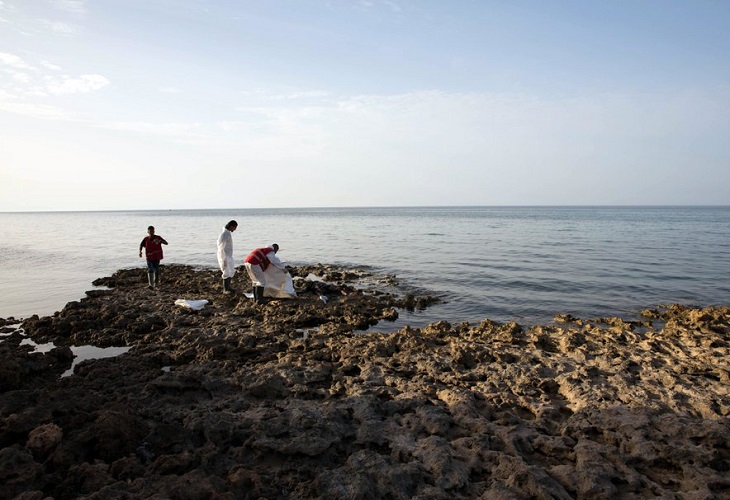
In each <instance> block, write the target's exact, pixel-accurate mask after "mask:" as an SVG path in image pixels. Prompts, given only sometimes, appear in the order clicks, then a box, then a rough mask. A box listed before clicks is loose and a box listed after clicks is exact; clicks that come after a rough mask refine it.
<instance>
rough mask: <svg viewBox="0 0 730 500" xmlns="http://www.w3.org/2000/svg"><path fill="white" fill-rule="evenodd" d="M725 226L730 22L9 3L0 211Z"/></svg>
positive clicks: (398, 6)
mask: <svg viewBox="0 0 730 500" xmlns="http://www.w3.org/2000/svg"><path fill="white" fill-rule="evenodd" d="M544 204H547V205H555V204H559V205H573V204H590V205H602V204H730V1H725V0H684V1H673V0H626V1H621V0H610V1H606V0H594V1H591V0H534V1H528V0H525V1H520V0H504V1H490V0H473V1H468V0H441V1H435V0H387V1H380V0H367V1H356V0H353V1H346V0H289V1H278V0H269V1H263V0H250V1H246V0H0V211H16V210H102V209H112V210H114V209H147V208H149V209H157V208H161V209H167V208H173V209H174V208H247V207H318V206H401V205H544Z"/></svg>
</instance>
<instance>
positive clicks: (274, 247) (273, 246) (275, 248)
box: [271, 243, 279, 253]
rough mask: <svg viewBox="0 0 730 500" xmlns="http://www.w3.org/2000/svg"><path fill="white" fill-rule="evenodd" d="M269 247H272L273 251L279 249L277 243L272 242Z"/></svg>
mask: <svg viewBox="0 0 730 500" xmlns="http://www.w3.org/2000/svg"><path fill="white" fill-rule="evenodd" d="M271 248H273V249H274V253H276V252H278V251H279V245H277V244H276V243H272V245H271Z"/></svg>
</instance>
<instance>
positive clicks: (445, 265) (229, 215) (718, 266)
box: [0, 206, 730, 331]
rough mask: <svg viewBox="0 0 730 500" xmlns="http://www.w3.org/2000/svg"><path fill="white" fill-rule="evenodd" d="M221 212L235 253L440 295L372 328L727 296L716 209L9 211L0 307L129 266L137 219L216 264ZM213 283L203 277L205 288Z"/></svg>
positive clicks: (202, 262)
mask: <svg viewBox="0 0 730 500" xmlns="http://www.w3.org/2000/svg"><path fill="white" fill-rule="evenodd" d="M231 219H234V220H236V221H237V222H238V224H239V225H238V230H237V231H236V232H235V233H234V234H233V241H234V256H235V258H236V259H237V261H238V263H239V264H241V263H242V262H243V259H244V258H245V256H246V255H247V254H248V252H249V251H250V250H251V249H253V248H256V247H260V246H264V245H269V244H271V243H278V244H279V246H280V248H281V249H280V250H279V253H278V256H279V258H280V259H281V260H282V261H284V262H285V263H286V264H290V265H293V266H297V265H303V264H316V263H323V264H335V265H342V266H356V267H365V268H367V269H369V270H371V271H372V272H374V273H383V274H391V275H395V276H396V278H397V280H398V281H399V283H400V285H401V287H402V289H403V290H406V291H413V292H416V293H428V294H431V295H435V296H437V297H439V298H440V299H441V302H439V303H438V304H435V305H433V306H431V307H429V308H427V309H426V310H424V311H414V312H408V311H401V312H400V317H399V319H398V320H397V321H395V322H393V323H388V324H379V325H376V328H380V329H382V330H383V331H388V330H394V329H397V328H400V327H402V326H403V325H405V324H409V325H411V326H413V327H420V326H424V325H426V324H428V323H432V322H435V321H440V320H445V321H448V322H450V323H452V324H454V323H459V322H463V321H466V322H469V323H479V322H481V321H482V320H484V319H490V320H492V321H498V322H508V321H516V322H517V323H519V324H522V325H534V324H550V323H552V322H553V320H554V316H555V315H557V314H571V315H573V316H576V317H581V318H598V317H608V316H620V317H624V318H628V319H632V318H635V317H638V315H639V312H640V311H641V310H642V309H646V308H654V307H657V306H661V305H667V304H674V303H680V304H685V305H693V306H709V305H726V304H730V237H729V235H730V207H728V206H661V207H653V206H641V207H629V206H620V207H614V206H611V207H582V206H581V207H578V206H570V207H532V206H531V207H395V208H393V207H382V208H297V209H295V208H281V209H227V210H224V209H211V210H144V211H106V212H32V213H27V212H24V213H17V212H15V213H0V228H2V238H0V317H2V318H9V317H13V318H15V319H22V318H26V317H29V316H31V315H34V314H37V315H39V316H48V315H52V314H53V313H54V312H56V311H59V310H60V309H62V308H63V307H64V305H65V304H66V303H68V302H70V301H75V300H79V299H81V298H82V297H84V295H85V292H86V291H87V290H90V289H93V288H94V287H93V285H92V281H94V280H95V279H97V278H100V277H104V276H110V275H111V274H112V273H114V271H116V270H117V269H122V268H140V272H141V273H142V272H143V271H142V270H143V269H144V268H145V262H144V259H143V258H142V259H141V258H139V253H138V252H139V244H140V242H141V240H142V238H144V236H145V235H146V231H147V226H150V225H153V226H155V228H156V232H157V234H158V235H160V236H162V237H163V238H165V239H166V240H167V241H168V243H169V245H168V246H166V247H164V252H165V258H164V260H163V262H162V263H163V264H172V263H176V264H189V265H193V266H196V267H200V268H217V261H216V255H215V253H216V239H217V237H218V235H219V234H220V232H221V230H222V228H223V226H224V225H225V224H226V223H227V222H228V221H229V220H231ZM163 272H164V269H163ZM234 283H235V278H234ZM219 293H220V284H219V283H211V290H210V297H212V298H214V297H216V296H217V295H218V294H219ZM185 298H189V299H205V298H208V297H185ZM171 307H172V305H171Z"/></svg>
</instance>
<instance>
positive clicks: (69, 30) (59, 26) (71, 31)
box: [38, 19, 79, 35]
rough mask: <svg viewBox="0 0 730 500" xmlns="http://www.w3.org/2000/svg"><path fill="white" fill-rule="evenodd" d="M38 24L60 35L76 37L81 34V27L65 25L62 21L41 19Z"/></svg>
mask: <svg viewBox="0 0 730 500" xmlns="http://www.w3.org/2000/svg"><path fill="white" fill-rule="evenodd" d="M38 22H39V23H40V24H41V25H42V26H45V27H46V28H48V29H49V30H50V31H52V32H54V33H56V34H59V35H75V34H76V33H78V32H79V27H78V25H76V24H70V23H65V22H62V21H51V20H48V19H40V20H39V21H38Z"/></svg>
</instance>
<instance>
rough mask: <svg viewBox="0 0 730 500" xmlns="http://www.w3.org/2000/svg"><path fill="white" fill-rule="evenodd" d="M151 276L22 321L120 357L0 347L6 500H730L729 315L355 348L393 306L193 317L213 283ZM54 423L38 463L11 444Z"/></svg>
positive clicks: (655, 315)
mask: <svg viewBox="0 0 730 500" xmlns="http://www.w3.org/2000/svg"><path fill="white" fill-rule="evenodd" d="M302 272H308V270H303V271H302ZM166 276H167V278H168V279H167V281H166V283H169V286H170V287H171V290H170V291H169V292H164V291H160V292H159V294H158V295H156V296H155V297H152V298H148V296H146V295H142V294H143V293H145V291H144V290H143V289H142V288H141V287H140V288H139V289H137V288H135V286H136V281H135V279H134V275H133V274H132V272H131V271H130V272H128V273H127V272H123V273H120V274H118V275H116V277H115V278H114V279H115V280H116V281H115V286H116V288H115V290H113V291H112V292H109V293H107V294H98V295H97V296H95V297H92V298H91V299H90V300H89V301H86V302H82V303H78V304H70V305H69V306H68V308H67V309H66V310H65V311H64V312H63V313H62V314H60V315H58V316H57V317H54V318H50V319H44V318H38V319H37V320H32V321H28V322H26V323H25V325H26V328H27V330H28V332H29V334H31V335H35V336H37V338H39V339H42V338H47V337H48V338H55V339H57V340H60V339H64V338H68V339H73V340H74V342H78V343H82V342H88V343H95V344H97V345H99V344H104V343H105V342H111V341H112V340H113V341H114V342H120V341H121V342H123V343H126V344H127V345H131V346H134V347H133V349H132V350H130V351H129V352H128V353H127V354H125V355H123V356H120V357H118V358H113V359H107V360H98V361H95V362H84V363H81V364H79V365H78V366H77V368H76V373H75V375H73V376H72V377H69V378H66V379H62V381H58V375H59V374H60V373H62V372H63V371H64V370H65V369H67V368H68V366H67V365H68V364H70V360H69V359H68V358H67V356H64V355H63V354H64V353H63V352H61V351H60V350H59V351H58V352H56V353H55V354H54V355H53V356H43V357H38V356H34V355H31V354H28V353H27V350H24V349H23V347H22V346H20V345H19V339H17V338H15V337H13V338H12V339H11V340H10V341H6V342H3V343H0V351H1V352H0V355H1V356H2V357H3V359H5V360H9V361H10V362H9V363H7V364H5V365H3V366H4V367H13V369H12V370H9V369H7V368H3V367H0V382H2V383H4V384H5V386H4V387H5V388H4V389H3V392H2V393H0V417H1V418H0V431H1V432H2V434H0V438H1V439H2V441H0V443H1V445H0V475H2V477H0V479H2V480H4V481H5V482H4V484H5V485H6V486H5V490H4V491H3V492H2V493H3V494H0V498H13V496H14V495H18V494H20V493H21V492H24V491H25V492H28V494H29V495H30V494H33V495H36V494H37V493H38V492H44V493H47V494H49V495H51V494H52V495H53V496H54V497H55V498H57V499H62V498H75V496H74V495H77V494H79V493H81V492H80V491H77V490H75V488H76V489H78V488H82V489H83V493H84V494H88V495H89V498H123V497H127V498H143V497H159V498H161V497H169V498H181V499H182V498H225V499H229V498H230V499H234V498H259V497H263V498H343V499H344V498H348V499H350V498H359V499H367V498H434V499H436V498H444V499H446V498H448V499H453V498H484V499H500V498H505V499H513V498H581V499H594V498H599V499H600V498H604V499H617V498H628V499H638V498H678V499H695V498H697V499H723V498H730V395H729V394H728V390H729V387H730V384H729V383H728V381H729V379H728V377H729V374H730V366H729V364H728V363H729V360H730V358H729V357H728V355H729V354H730V352H729V351H730V308H728V307H715V308H688V307H681V306H672V307H668V308H662V309H656V310H647V311H646V312H645V313H646V315H647V317H648V318H649V320H647V321H642V322H631V321H625V320H623V319H621V318H592V319H580V318H571V317H568V316H562V317H560V318H558V319H559V321H560V322H558V323H556V324H554V325H543V326H534V327H530V328H523V327H521V326H520V325H517V324H515V323H508V324H497V323H494V322H492V321H489V320H485V321H484V322H482V323H481V324H479V325H469V324H466V323H464V324H457V325H450V324H447V323H445V322H439V323H435V324H432V325H429V326H427V327H425V328H422V329H415V328H408V327H406V328H403V329H402V330H400V331H398V332H395V333H392V334H379V333H373V334H367V335H357V334H355V335H353V334H352V333H350V332H351V331H352V329H353V328H354V327H355V326H356V325H361V324H364V323H368V317H369V316H377V315H383V316H385V315H387V314H389V313H388V312H387V311H390V310H392V308H393V307H396V305H395V302H394V301H393V300H392V298H389V297H381V298H378V297H369V296H366V295H357V294H353V295H349V296H347V297H344V298H342V299H338V298H335V299H333V300H332V301H331V302H330V303H328V304H327V305H326V306H324V305H322V303H321V301H319V299H318V295H316V294H315V293H312V294H311V295H312V296H311V297H309V296H308V295H307V294H306V293H303V294H301V298H300V300H299V301H297V302H296V303H292V302H286V303H284V302H282V303H271V304H268V305H266V306H263V307H260V306H253V305H252V304H251V303H250V302H247V301H245V300H242V299H239V298H226V299H224V300H220V301H214V302H213V303H212V305H211V307H210V308H209V309H208V310H204V311H202V312H201V313H199V314H198V313H195V314H193V313H187V312H181V311H178V310H176V309H174V308H173V307H171V306H169V305H168V304H169V303H171V302H172V301H171V300H170V299H171V298H173V297H176V296H179V295H181V294H182V292H185V291H186V290H187V291H195V290H202V289H205V287H206V286H207V285H206V280H208V279H209V278H210V282H214V281H215V280H213V279H212V277H211V276H207V275H206V274H205V273H203V272H193V271H192V270H190V269H187V268H180V269H168V273H167V275H166ZM166 293H167V295H166ZM413 302H414V303H415V302H417V299H413ZM130 311H134V314H132V315H130V314H129V312H130ZM302 324H306V325H308V326H311V325H314V324H319V325H321V326H320V328H319V330H318V331H317V332H315V331H311V332H309V335H308V336H307V338H306V339H304V338H303V336H302V334H301V331H299V332H298V331H297V329H298V328H301V325H302ZM110 339H112V340H110ZM26 347H27V346H26ZM163 368H169V371H165V370H163ZM3 370H5V371H3ZM18 374H20V376H18ZM50 424H52V425H56V426H58V428H59V429H60V430H61V431H62V438H61V440H60V442H58V443H57V444H56V445H55V447H53V448H52V449H51V448H48V451H47V453H49V456H48V458H45V457H41V456H36V454H35V453H31V452H30V451H29V450H26V449H24V445H25V443H26V442H28V438H29V435H30V434H31V433H32V432H33V431H34V429H38V428H40V427H41V426H44V425H50ZM56 435H58V434H56ZM37 448H38V450H39V451H40V450H41V448H42V449H43V450H46V448H45V447H42V446H40V445H39V446H38V447H37ZM14 464H15V465H14ZM28 471H30V472H28ZM59 471H60V472H59Z"/></svg>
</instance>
